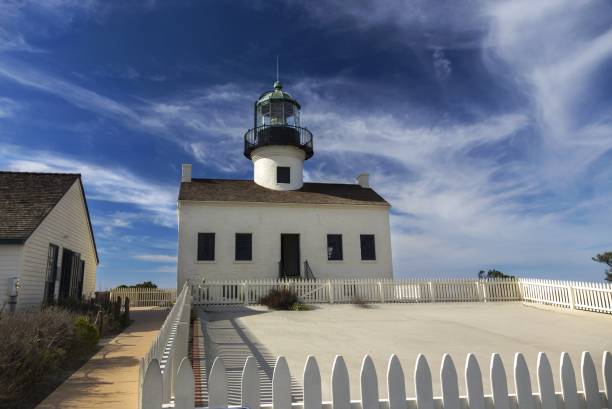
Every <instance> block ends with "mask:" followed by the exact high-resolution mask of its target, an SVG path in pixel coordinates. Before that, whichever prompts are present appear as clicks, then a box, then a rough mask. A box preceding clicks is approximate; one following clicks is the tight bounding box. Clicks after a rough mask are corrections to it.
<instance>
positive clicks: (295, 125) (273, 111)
mask: <svg viewBox="0 0 612 409" xmlns="http://www.w3.org/2000/svg"><path fill="white" fill-rule="evenodd" d="M300 108H301V107H300V104H299V103H298V102H297V101H296V100H295V99H294V98H293V97H292V96H291V94H289V93H288V92H285V91H283V86H282V84H281V83H280V82H279V81H276V82H275V83H274V89H273V90H271V91H267V92H265V93H263V94H262V95H261V96H260V97H259V99H258V100H257V101H256V102H255V109H254V118H253V128H252V129H250V130H249V131H247V133H246V134H245V135H244V156H246V157H247V158H249V159H252V153H253V152H254V151H255V150H256V149H258V148H260V147H263V146H271V145H277V146H294V147H296V148H298V149H300V150H302V151H304V154H305V158H304V159H309V158H310V157H312V155H313V148H312V133H310V131H309V130H308V129H306V128H303V127H302V126H301V125H300Z"/></svg>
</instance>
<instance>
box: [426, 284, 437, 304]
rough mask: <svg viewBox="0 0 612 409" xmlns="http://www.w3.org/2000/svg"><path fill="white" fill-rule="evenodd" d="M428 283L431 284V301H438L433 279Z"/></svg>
mask: <svg viewBox="0 0 612 409" xmlns="http://www.w3.org/2000/svg"><path fill="white" fill-rule="evenodd" d="M427 284H428V285H429V298H430V299H431V302H436V293H435V291H434V290H435V289H434V284H433V282H431V281H428V282H427Z"/></svg>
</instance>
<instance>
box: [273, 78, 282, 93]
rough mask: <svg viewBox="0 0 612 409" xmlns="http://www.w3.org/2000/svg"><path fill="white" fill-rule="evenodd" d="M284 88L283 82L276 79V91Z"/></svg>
mask: <svg viewBox="0 0 612 409" xmlns="http://www.w3.org/2000/svg"><path fill="white" fill-rule="evenodd" d="M282 89H283V84H281V83H280V81H279V80H276V81H274V91H280V90H282Z"/></svg>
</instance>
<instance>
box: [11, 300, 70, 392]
mask: <svg viewBox="0 0 612 409" xmlns="http://www.w3.org/2000/svg"><path fill="white" fill-rule="evenodd" d="M74 319H75V315H74V314H73V313H71V312H69V311H65V310H61V309H57V308H46V309H44V310H43V311H40V312H17V313H15V314H10V315H3V316H2V317H0V402H1V401H11V400H15V399H19V398H20V397H23V396H24V395H25V394H27V393H28V392H30V391H31V390H32V388H33V386H34V385H35V384H36V382H37V381H39V380H40V378H41V377H42V376H43V375H45V374H46V373H47V372H48V371H49V370H51V369H53V368H55V367H57V366H58V365H59V364H60V363H61V362H62V360H63V359H64V358H65V355H66V353H67V352H68V351H69V350H71V348H72V347H73V345H74V344H73V342H74V331H75V326H74Z"/></svg>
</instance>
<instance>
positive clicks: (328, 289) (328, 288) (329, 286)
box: [327, 280, 334, 304]
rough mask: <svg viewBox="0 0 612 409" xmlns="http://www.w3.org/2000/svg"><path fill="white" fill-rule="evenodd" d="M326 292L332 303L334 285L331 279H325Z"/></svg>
mask: <svg viewBox="0 0 612 409" xmlns="http://www.w3.org/2000/svg"><path fill="white" fill-rule="evenodd" d="M327 293H328V295H329V303H330V304H333V303H334V286H333V284H332V282H331V280H327Z"/></svg>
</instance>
